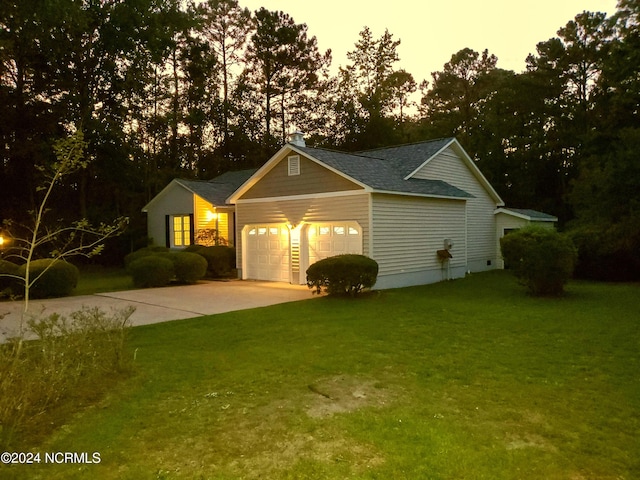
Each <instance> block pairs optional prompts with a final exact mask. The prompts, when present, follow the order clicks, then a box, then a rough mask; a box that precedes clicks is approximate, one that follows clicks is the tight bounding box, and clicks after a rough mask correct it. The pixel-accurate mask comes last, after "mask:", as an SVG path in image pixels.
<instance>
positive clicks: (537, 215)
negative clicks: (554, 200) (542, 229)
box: [504, 207, 558, 222]
mask: <svg viewBox="0 0 640 480" xmlns="http://www.w3.org/2000/svg"><path fill="white" fill-rule="evenodd" d="M504 210H508V211H510V212H514V213H518V214H520V215H524V216H526V217H529V218H530V219H531V220H539V221H547V222H555V221H556V220H558V218H557V217H555V216H553V215H549V214H548V213H544V212H539V211H537V210H531V209H528V208H506V207H505V208H504Z"/></svg>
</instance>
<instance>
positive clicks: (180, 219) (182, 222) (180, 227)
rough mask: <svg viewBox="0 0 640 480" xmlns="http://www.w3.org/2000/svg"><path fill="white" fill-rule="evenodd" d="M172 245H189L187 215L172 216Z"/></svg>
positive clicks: (188, 221) (188, 218)
mask: <svg viewBox="0 0 640 480" xmlns="http://www.w3.org/2000/svg"><path fill="white" fill-rule="evenodd" d="M173 245H174V246H175V247H186V246H188V245H191V218H190V217H189V215H176V216H175V217H173Z"/></svg>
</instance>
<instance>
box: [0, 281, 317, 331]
mask: <svg viewBox="0 0 640 480" xmlns="http://www.w3.org/2000/svg"><path fill="white" fill-rule="evenodd" d="M313 297H314V295H312V294H311V290H309V288H307V286H306V285H289V284H286V283H277V282H254V281H241V280H232V281H227V282H214V281H211V282H201V283H198V284H196V285H184V286H179V287H164V288H148V289H143V290H127V291H124V292H113V293H99V294H96V295H84V296H77V297H65V298H53V299H48V300H32V301H31V302H30V304H29V312H30V313H31V314H37V313H40V312H43V313H44V314H45V315H47V314H51V313H59V314H61V315H67V314H69V313H71V312H74V311H76V310H79V309H80V308H82V306H87V307H100V308H101V309H103V310H104V311H106V312H109V311H110V310H111V309H122V308H125V307H127V306H129V305H131V306H133V307H135V309H136V310H135V312H134V313H133V315H132V316H131V324H132V325H134V326H135V325H147V324H150V323H159V322H167V321H170V320H180V319H185V318H193V317H200V316H203V315H212V314H215V313H224V312H231V311H234V310H246V309H249V308H256V307H265V306H267V305H275V304H278V303H287V302H294V301H297V300H308V299H311V298H313ZM21 309H22V302H1V303H0V317H2V316H3V315H4V317H3V318H0V343H3V342H4V341H5V340H6V339H7V338H10V337H12V336H15V335H16V333H17V332H18V329H19V324H20V311H21Z"/></svg>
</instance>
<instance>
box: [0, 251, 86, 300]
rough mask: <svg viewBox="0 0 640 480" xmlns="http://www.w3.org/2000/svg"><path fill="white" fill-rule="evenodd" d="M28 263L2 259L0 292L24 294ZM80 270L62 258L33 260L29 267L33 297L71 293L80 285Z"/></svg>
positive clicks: (15, 294)
mask: <svg viewBox="0 0 640 480" xmlns="http://www.w3.org/2000/svg"><path fill="white" fill-rule="evenodd" d="M26 273H27V268H26V265H16V264H15V263H12V262H8V261H6V260H0V293H4V294H6V295H14V296H22V295H24V280H23V279H24V278H25V276H26ZM79 277H80V272H79V270H78V268H77V267H76V266H75V265H72V264H71V263H68V262H65V261H62V260H58V261H56V260H53V259H49V258H43V259H39V260H33V261H32V262H31V267H30V268H29V281H30V282H33V281H34V280H35V283H33V285H32V286H31V289H30V291H29V296H30V297H31V298H50V297H64V296H66V295H69V294H70V293H71V292H72V291H73V289H74V288H76V286H77V285H78V278H79Z"/></svg>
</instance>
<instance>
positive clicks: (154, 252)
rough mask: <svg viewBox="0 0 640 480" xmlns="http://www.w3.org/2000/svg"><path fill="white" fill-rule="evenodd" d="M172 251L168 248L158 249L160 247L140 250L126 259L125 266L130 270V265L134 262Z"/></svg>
mask: <svg viewBox="0 0 640 480" xmlns="http://www.w3.org/2000/svg"><path fill="white" fill-rule="evenodd" d="M170 251H171V250H169V249H168V248H167V247H158V246H151V247H144V248H140V249H138V250H136V251H135V252H131V253H129V254H128V255H126V256H125V257H124V266H125V267H127V268H129V265H130V264H131V262H133V261H134V260H137V259H139V258H142V257H148V256H150V255H157V254H158V253H169V252H170Z"/></svg>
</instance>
